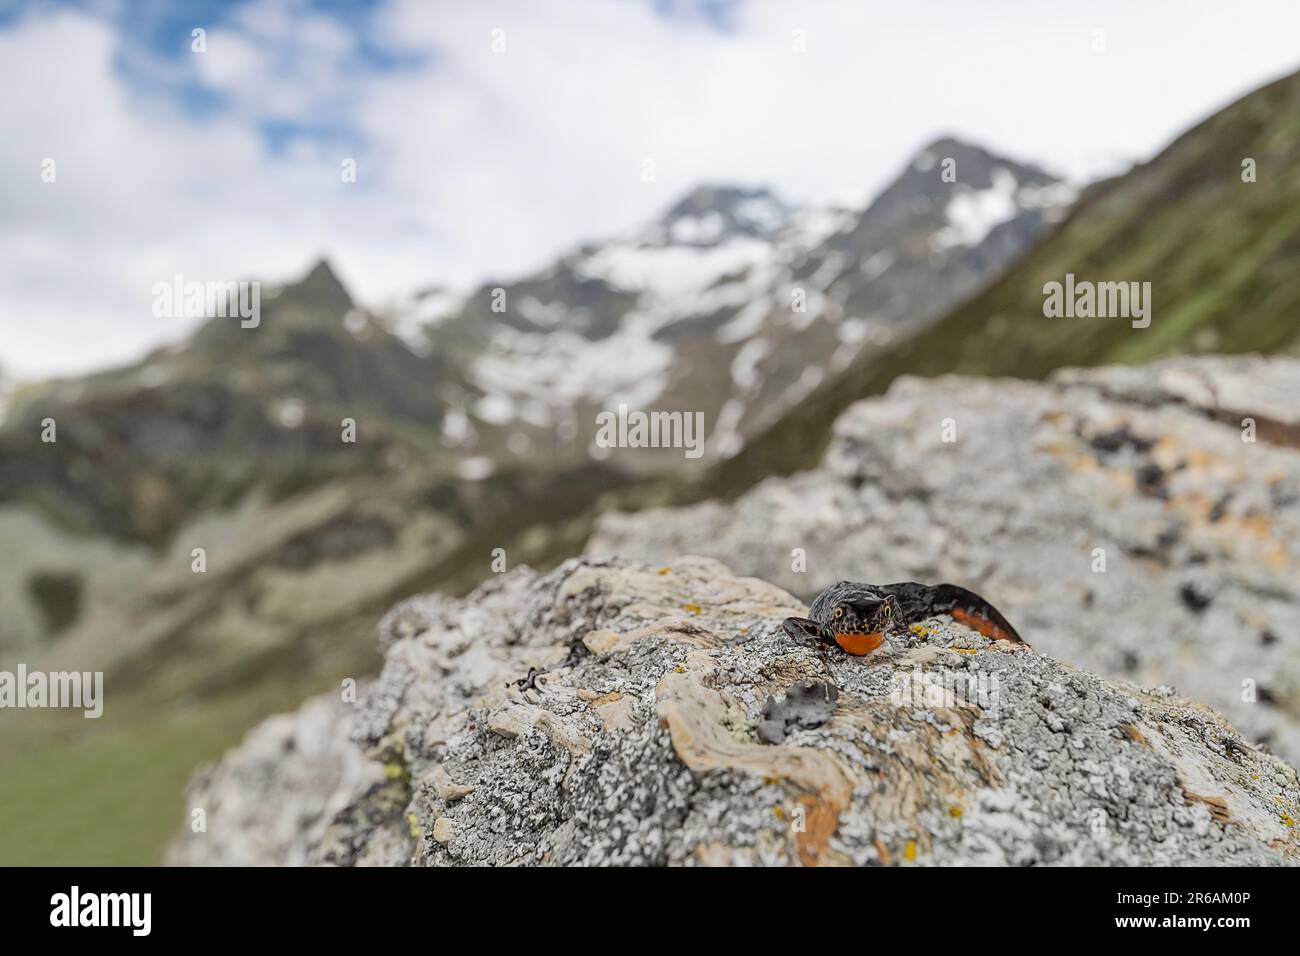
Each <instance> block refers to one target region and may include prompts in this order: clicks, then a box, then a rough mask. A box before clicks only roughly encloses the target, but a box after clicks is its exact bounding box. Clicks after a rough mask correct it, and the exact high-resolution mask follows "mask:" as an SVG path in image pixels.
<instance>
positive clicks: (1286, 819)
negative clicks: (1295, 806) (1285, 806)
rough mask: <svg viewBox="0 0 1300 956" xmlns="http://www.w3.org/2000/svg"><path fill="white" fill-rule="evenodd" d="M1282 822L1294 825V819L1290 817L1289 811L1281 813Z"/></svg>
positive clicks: (1290, 825)
mask: <svg viewBox="0 0 1300 956" xmlns="http://www.w3.org/2000/svg"><path fill="white" fill-rule="evenodd" d="M1282 822H1283V823H1285V824H1286V825H1287V826H1289V827H1293V826H1295V820H1294V819H1293V818H1292V817H1291V814H1289V813H1284V814H1282Z"/></svg>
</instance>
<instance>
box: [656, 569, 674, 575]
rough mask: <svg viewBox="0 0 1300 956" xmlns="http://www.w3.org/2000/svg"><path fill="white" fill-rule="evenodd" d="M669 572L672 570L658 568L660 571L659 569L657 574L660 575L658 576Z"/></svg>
mask: <svg viewBox="0 0 1300 956" xmlns="http://www.w3.org/2000/svg"><path fill="white" fill-rule="evenodd" d="M671 570H672V568H660V569H659V573H660V574H667V573H668V572H669V571H671Z"/></svg>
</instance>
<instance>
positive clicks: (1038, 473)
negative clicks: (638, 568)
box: [589, 357, 1300, 764]
mask: <svg viewBox="0 0 1300 956" xmlns="http://www.w3.org/2000/svg"><path fill="white" fill-rule="evenodd" d="M1247 418H1249V419H1252V420H1253V421H1254V436H1253V437H1254V439H1255V440H1254V441H1253V442H1250V441H1243V436H1244V435H1245V437H1250V436H1249V435H1248V434H1247V433H1246V432H1245V430H1244V429H1243V425H1242V422H1243V420H1244V419H1247ZM945 426H948V427H949V429H950V430H949V432H948V435H947V436H945ZM945 437H955V441H951V442H949V441H945V440H944V439H945ZM589 552H590V553H592V554H605V553H613V554H619V555H622V556H625V557H629V558H633V559H639V560H646V561H652V562H658V561H665V560H667V559H668V558H669V557H671V556H673V555H677V554H682V553H695V554H703V555H709V556H713V557H716V558H719V559H721V560H723V561H725V562H726V563H727V564H728V565H729V566H730V567H732V568H734V569H735V570H736V571H737V572H739V573H743V574H752V575H755V576H758V577H762V578H764V579H765V580H768V581H771V582H773V583H775V584H778V585H780V586H781V587H784V588H787V589H789V590H790V591H791V592H792V593H794V594H796V595H798V596H800V597H802V598H804V599H805V600H809V599H811V597H812V596H813V595H815V594H816V593H817V592H818V591H819V590H821V589H822V588H824V587H825V586H827V585H828V584H830V583H832V582H834V581H836V580H838V579H841V578H850V579H854V580H863V581H871V582H877V583H885V582H890V581H898V580H920V581H928V582H933V581H940V580H947V581H952V582H953V583H956V584H962V585H965V586H967V587H970V588H972V589H973V590H975V591H978V592H979V593H981V594H983V595H984V596H985V597H987V598H988V599H989V600H990V601H992V602H993V603H994V604H995V605H996V606H997V607H998V608H999V609H1000V610H1001V611H1003V613H1005V614H1006V615H1007V616H1008V618H1009V619H1010V620H1011V621H1012V623H1013V624H1015V625H1016V627H1017V629H1018V630H1019V631H1020V633H1021V634H1023V635H1024V636H1025V637H1026V638H1027V639H1028V640H1029V641H1030V643H1031V644H1033V645H1034V647H1035V649H1037V650H1040V651H1044V652H1046V653H1048V654H1050V655H1052V656H1054V657H1056V658H1058V659H1060V660H1062V661H1065V662H1068V663H1070V664H1072V665H1075V666H1078V667H1082V668H1085V669H1087V670H1089V671H1092V672H1095V673H1100V674H1105V675H1110V676H1115V677H1124V678H1128V679H1130V680H1134V681H1137V682H1140V683H1145V684H1168V685H1172V686H1175V687H1177V688H1178V690H1179V691H1180V692H1181V693H1184V694H1187V695H1188V696H1189V697H1192V698H1194V699H1197V700H1203V701H1205V702H1206V703H1208V704H1210V705H1211V706H1213V707H1215V708H1216V709H1218V710H1220V711H1222V712H1223V713H1225V714H1226V715H1227V716H1228V718H1229V719H1230V720H1232V722H1233V723H1234V724H1235V725H1236V726H1238V727H1240V728H1241V729H1242V731H1243V732H1244V733H1245V734H1246V735H1247V736H1248V737H1249V738H1250V739H1251V740H1254V741H1259V742H1262V743H1264V744H1265V745H1266V746H1268V747H1271V748H1272V749H1273V750H1274V751H1275V752H1277V753H1279V754H1280V755H1281V756H1283V757H1284V758H1285V759H1287V760H1289V761H1291V762H1292V763H1293V764H1294V763H1296V762H1297V761H1300V626H1297V621H1300V361H1296V360H1294V359H1282V358H1274V359H1264V358H1253V357H1243V358H1198V359H1177V360H1172V361H1168V362H1162V363H1157V364H1154V365H1150V366H1144V367H1133V368H1128V367H1115V368H1106V369H1098V370H1087V371H1076V370H1069V371H1064V372H1061V373H1059V374H1057V375H1056V376H1055V377H1054V378H1053V379H1052V380H1050V381H1048V382H1045V383H1034V382H1022V381H1009V380H982V379H967V378H957V377H946V378H940V379H925V380H923V379H914V378H907V379H902V380H900V381H899V382H897V383H896V384H895V385H894V387H892V388H891V389H890V390H889V392H888V393H887V394H886V395H885V396H883V397H880V398H877V399H872V400H868V401H864V402H860V403H858V404H856V405H854V406H852V407H851V408H849V409H848V410H847V411H846V412H845V413H844V414H843V415H842V416H841V417H840V419H839V420H838V421H837V422H836V425H835V434H834V439H833V442H832V446H831V447H830V449H829V451H828V453H827V455H826V457H825V459H824V460H823V462H822V464H821V465H820V466H819V467H818V468H817V469H815V470H813V471H810V472H805V473H802V474H799V475H795V476H792V477H790V478H782V479H770V480H768V481H766V482H764V483H763V484H761V485H759V486H757V487H755V488H754V489H752V490H751V491H750V492H748V493H747V494H745V495H743V496H742V497H741V498H740V499H738V500H737V501H736V502H735V503H733V504H720V503H714V502H710V503H706V504H701V505H697V506H692V507H689V508H683V509H676V510H658V511H651V512H643V513H639V514H610V515H606V516H604V518H602V520H601V522H600V524H599V526H598V528H597V532H596V534H595V535H594V537H593V539H592V541H591V542H590V545H589ZM1103 559H1104V565H1103V564H1102V560H1103ZM1103 566H1104V571H1103V570H1101V568H1102V567H1103Z"/></svg>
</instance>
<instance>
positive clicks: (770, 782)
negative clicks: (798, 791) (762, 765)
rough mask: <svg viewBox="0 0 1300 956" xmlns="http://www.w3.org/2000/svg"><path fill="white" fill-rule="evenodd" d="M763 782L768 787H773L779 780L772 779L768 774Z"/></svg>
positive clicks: (776, 778)
mask: <svg viewBox="0 0 1300 956" xmlns="http://www.w3.org/2000/svg"><path fill="white" fill-rule="evenodd" d="M763 782H764V783H765V784H767V785H768V786H769V787H775V786H776V785H777V784H779V783H780V782H781V778H780V777H774V776H772V775H771V774H768V775H767V776H766V777H764V778H763Z"/></svg>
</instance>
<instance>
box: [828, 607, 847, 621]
mask: <svg viewBox="0 0 1300 956" xmlns="http://www.w3.org/2000/svg"><path fill="white" fill-rule="evenodd" d="M843 616H844V608H842V607H837V608H836V609H835V610H834V611H832V612H831V617H832V618H834V619H835V620H837V621H838V620H839V619H840V618H842V617H843Z"/></svg>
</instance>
